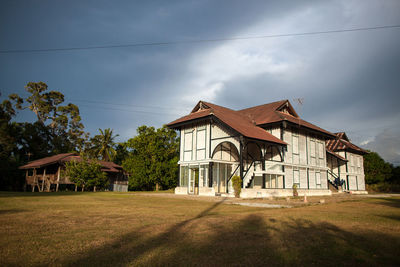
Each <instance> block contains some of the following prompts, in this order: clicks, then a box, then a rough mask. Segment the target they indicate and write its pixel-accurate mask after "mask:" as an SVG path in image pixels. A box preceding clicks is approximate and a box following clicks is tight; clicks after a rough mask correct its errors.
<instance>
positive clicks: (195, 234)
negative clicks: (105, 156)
mask: <svg viewBox="0 0 400 267" xmlns="http://www.w3.org/2000/svg"><path fill="white" fill-rule="evenodd" d="M227 202H228V201H224V200H223V199H221V198H220V199H218V201H215V200H214V201H210V200H209V199H203V198H200V197H198V198H183V197H179V196H174V195H170V196H168V194H153V195H152V194H136V193H130V194H126V193H120V194H118V193H112V192H104V193H75V192H71V193H62V192H60V193H6V192H2V193H0V266H15V265H20V266H22V265H23V266H26V265H63V266H64V265H74V266H82V265H83V266H87V265H94V266H121V265H122V266H126V265H134V266H137V265H215V266H220V265H245V266H251V265H263V266H267V265H268V266H270V265H302V266H304V265H307V266H309V265H329V266H337V265H348V266H354V265H362V266H365V265H397V266H399V265H400V255H399V252H400V198H381V199H379V198H361V197H360V198H352V199H351V201H333V202H329V201H328V202H327V203H326V204H313V205H310V206H298V207H295V208H285V209H265V208H255V207H245V206H239V205H228V204H226V203H227Z"/></svg>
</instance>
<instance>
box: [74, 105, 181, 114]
mask: <svg viewBox="0 0 400 267" xmlns="http://www.w3.org/2000/svg"><path fill="white" fill-rule="evenodd" d="M79 107H86V108H95V109H101V110H104V109H106V110H117V111H125V112H132V113H144V114H151V115H172V116H182V114H177V113H161V112H150V111H141V110H130V109H119V108H111V107H99V106H90V105H79Z"/></svg>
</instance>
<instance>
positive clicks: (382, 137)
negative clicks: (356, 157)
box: [365, 129, 400, 165]
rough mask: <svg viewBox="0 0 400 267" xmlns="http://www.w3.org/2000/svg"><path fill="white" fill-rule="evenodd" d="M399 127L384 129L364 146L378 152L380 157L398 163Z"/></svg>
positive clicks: (399, 156) (399, 147) (399, 155)
mask: <svg viewBox="0 0 400 267" xmlns="http://www.w3.org/2000/svg"><path fill="white" fill-rule="evenodd" d="M399 136H400V129H384V130H383V131H381V132H379V134H378V135H376V136H375V138H374V139H373V140H372V141H370V142H368V143H367V144H366V145H365V148H367V149H369V150H371V151H375V152H378V153H379V154H380V155H381V157H382V158H384V159H385V160H386V161H389V162H391V163H393V164H395V165H400V142H399Z"/></svg>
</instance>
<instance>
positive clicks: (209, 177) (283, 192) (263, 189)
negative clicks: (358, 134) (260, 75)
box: [167, 100, 365, 197]
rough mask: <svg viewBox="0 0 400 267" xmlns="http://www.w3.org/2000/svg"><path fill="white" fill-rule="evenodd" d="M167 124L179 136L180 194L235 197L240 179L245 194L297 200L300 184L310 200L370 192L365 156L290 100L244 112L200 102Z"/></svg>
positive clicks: (361, 151) (300, 190) (303, 193)
mask: <svg viewBox="0 0 400 267" xmlns="http://www.w3.org/2000/svg"><path fill="white" fill-rule="evenodd" d="M167 126H168V127H170V128H172V129H175V130H179V131H180V160H179V162H178V164H179V166H180V175H179V185H178V187H176V189H175V193H176V194H198V195H208V196H215V195H232V193H233V188H232V181H231V179H232V177H233V176H234V175H238V176H240V177H241V178H242V181H243V184H242V191H241V197H271V196H277V197H278V196H291V195H293V186H294V185H296V186H297V188H298V189H297V191H298V193H299V195H305V194H307V195H309V196H310V195H330V194H332V190H335V191H336V190H346V191H357V192H365V188H364V175H363V174H362V173H363V168H362V157H361V155H362V153H365V151H364V150H362V149H360V148H358V147H357V149H358V150H357V149H356V146H355V145H353V144H351V143H350V141H349V140H348V138H347V137H346V136H345V135H340V134H339V135H335V134H333V133H331V132H329V131H326V130H324V129H322V128H320V127H318V126H316V125H314V124H311V123H309V122H307V121H305V120H303V119H301V118H300V117H299V115H298V114H297V113H296V111H295V110H294V108H293V106H292V105H291V104H290V102H289V101H288V100H282V101H277V102H273V103H269V104H265V105H260V106H255V107H251V108H247V109H243V110H232V109H229V108H225V107H222V106H219V105H215V104H212V103H208V102H205V101H200V102H198V103H197V105H196V106H195V107H194V108H193V110H192V111H191V113H190V114H189V115H187V116H184V117H182V118H179V119H177V120H175V121H173V122H171V123H169V124H167ZM331 142H332V143H331ZM333 142H335V143H333ZM336 143H337V145H336ZM343 144H345V145H343ZM326 145H327V146H328V147H329V149H327V146H326ZM349 157H350V160H349ZM349 163H350V169H349V168H348V167H347V166H348V165H349ZM351 164H355V165H354V166H353V165H351ZM335 166H338V167H335ZM358 166H360V167H358ZM352 167H354V169H352ZM339 169H340V172H339ZM353 171H354V172H353ZM355 172H358V173H357V175H355V174H356V173H355ZM354 175H355V177H356V178H355V179H354V178H353V177H354ZM347 180H348V181H347ZM343 181H344V184H345V186H344V187H343ZM355 184H356V185H358V186H355Z"/></svg>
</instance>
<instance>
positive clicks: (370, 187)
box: [366, 183, 400, 193]
mask: <svg viewBox="0 0 400 267" xmlns="http://www.w3.org/2000/svg"><path fill="white" fill-rule="evenodd" d="M366 189H367V191H368V192H382V193H391V192H400V184H391V183H377V184H367V185H366Z"/></svg>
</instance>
